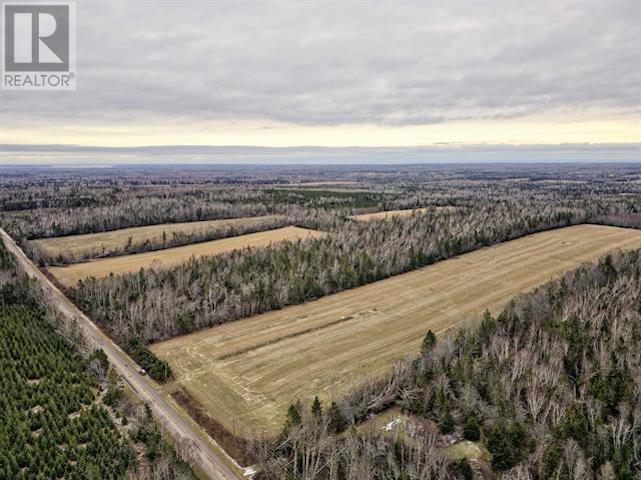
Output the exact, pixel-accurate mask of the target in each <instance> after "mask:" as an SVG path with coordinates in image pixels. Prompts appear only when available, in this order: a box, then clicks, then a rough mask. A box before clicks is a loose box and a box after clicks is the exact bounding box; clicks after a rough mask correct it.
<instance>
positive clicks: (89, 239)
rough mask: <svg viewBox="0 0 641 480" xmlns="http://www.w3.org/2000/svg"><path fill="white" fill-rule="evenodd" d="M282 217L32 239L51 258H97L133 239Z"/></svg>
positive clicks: (251, 224)
mask: <svg viewBox="0 0 641 480" xmlns="http://www.w3.org/2000/svg"><path fill="white" fill-rule="evenodd" d="M283 218H284V217H283V216H282V215H268V216H261V217H245V218H230V219H224V220H205V221H202V222H185V223H163V224H161V225H148V226H145V227H133V228H123V229H120V230H111V231H109V232H100V233H89V234H86V235H69V236H66V237H53V238H42V239H39V240H32V241H31V244H33V245H35V246H36V247H37V248H38V249H39V250H40V251H41V252H42V253H44V254H45V255H48V256H49V257H52V258H53V257H57V256H58V255H62V256H71V257H95V256H97V255H100V253H101V252H102V251H104V250H107V251H109V250H113V249H117V248H124V247H125V245H127V242H129V239H131V242H132V243H133V244H139V243H143V242H145V240H150V241H154V240H161V239H162V236H163V233H164V234H165V235H167V237H168V238H171V236H172V235H173V234H175V233H176V234H178V233H182V234H194V233H204V232H206V231H209V230H219V229H220V230H222V229H228V228H230V227H241V226H242V227H254V226H255V227H260V225H264V224H267V223H272V222H274V221H278V220H281V219H283Z"/></svg>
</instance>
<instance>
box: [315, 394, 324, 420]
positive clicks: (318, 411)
mask: <svg viewBox="0 0 641 480" xmlns="http://www.w3.org/2000/svg"><path fill="white" fill-rule="evenodd" d="M312 415H314V417H316V418H321V416H322V415H323V407H322V406H321V402H320V400H319V399H318V396H316V397H314V403H312Z"/></svg>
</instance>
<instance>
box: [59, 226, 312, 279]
mask: <svg viewBox="0 0 641 480" xmlns="http://www.w3.org/2000/svg"><path fill="white" fill-rule="evenodd" d="M322 235H325V233H323V232H319V231H316V230H308V229H306V228H299V227H284V228H277V229H275V230H266V231H264V232H258V233H249V234H247V235H239V236H237V237H229V238H223V239H220V240H212V241H210V242H202V243H193V244H190V245H184V246H182V247H175V248H167V249H165V250H156V251H153V252H145V253H137V254H133V255H122V256H119V257H112V258H104V259H101V260H93V261H90V262H84V263H76V264H74V265H68V266H65V267H50V268H49V269H48V270H49V272H50V273H51V274H52V275H53V276H54V277H55V278H56V279H57V280H58V281H59V282H60V283H61V284H62V285H65V286H71V285H74V284H75V283H76V282H78V280H80V279H84V278H88V277H106V276H108V275H109V274H110V273H113V274H114V275H118V274H122V273H131V272H137V271H138V270H140V269H141V268H149V267H152V266H158V267H171V266H175V265H180V264H181V263H185V262H186V261H188V260H189V259H190V258H191V257H204V256H207V255H218V254H221V253H225V252H229V251H231V250H238V249H242V248H246V247H252V248H259V247H266V246H267V245H269V244H271V243H277V242H282V241H284V240H298V239H305V238H313V237H319V236H322Z"/></svg>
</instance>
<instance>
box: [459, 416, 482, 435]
mask: <svg viewBox="0 0 641 480" xmlns="http://www.w3.org/2000/svg"><path fill="white" fill-rule="evenodd" d="M463 436H464V437H465V439H466V440H470V441H473V442H476V441H478V440H480V438H481V429H480V428H479V422H478V420H477V419H476V417H475V416H474V415H473V414H471V413H470V414H469V415H468V416H467V419H466V420H465V425H463Z"/></svg>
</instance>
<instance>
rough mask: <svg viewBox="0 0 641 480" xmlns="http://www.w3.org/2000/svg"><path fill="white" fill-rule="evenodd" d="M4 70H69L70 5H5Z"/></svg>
mask: <svg viewBox="0 0 641 480" xmlns="http://www.w3.org/2000/svg"><path fill="white" fill-rule="evenodd" d="M4 23H5V25H4V47H5V48H4V54H5V58H4V61H5V63H4V65H5V71H7V72H36V71H37V72H61V71H67V70H69V6H68V5H44V4H6V5H4Z"/></svg>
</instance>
